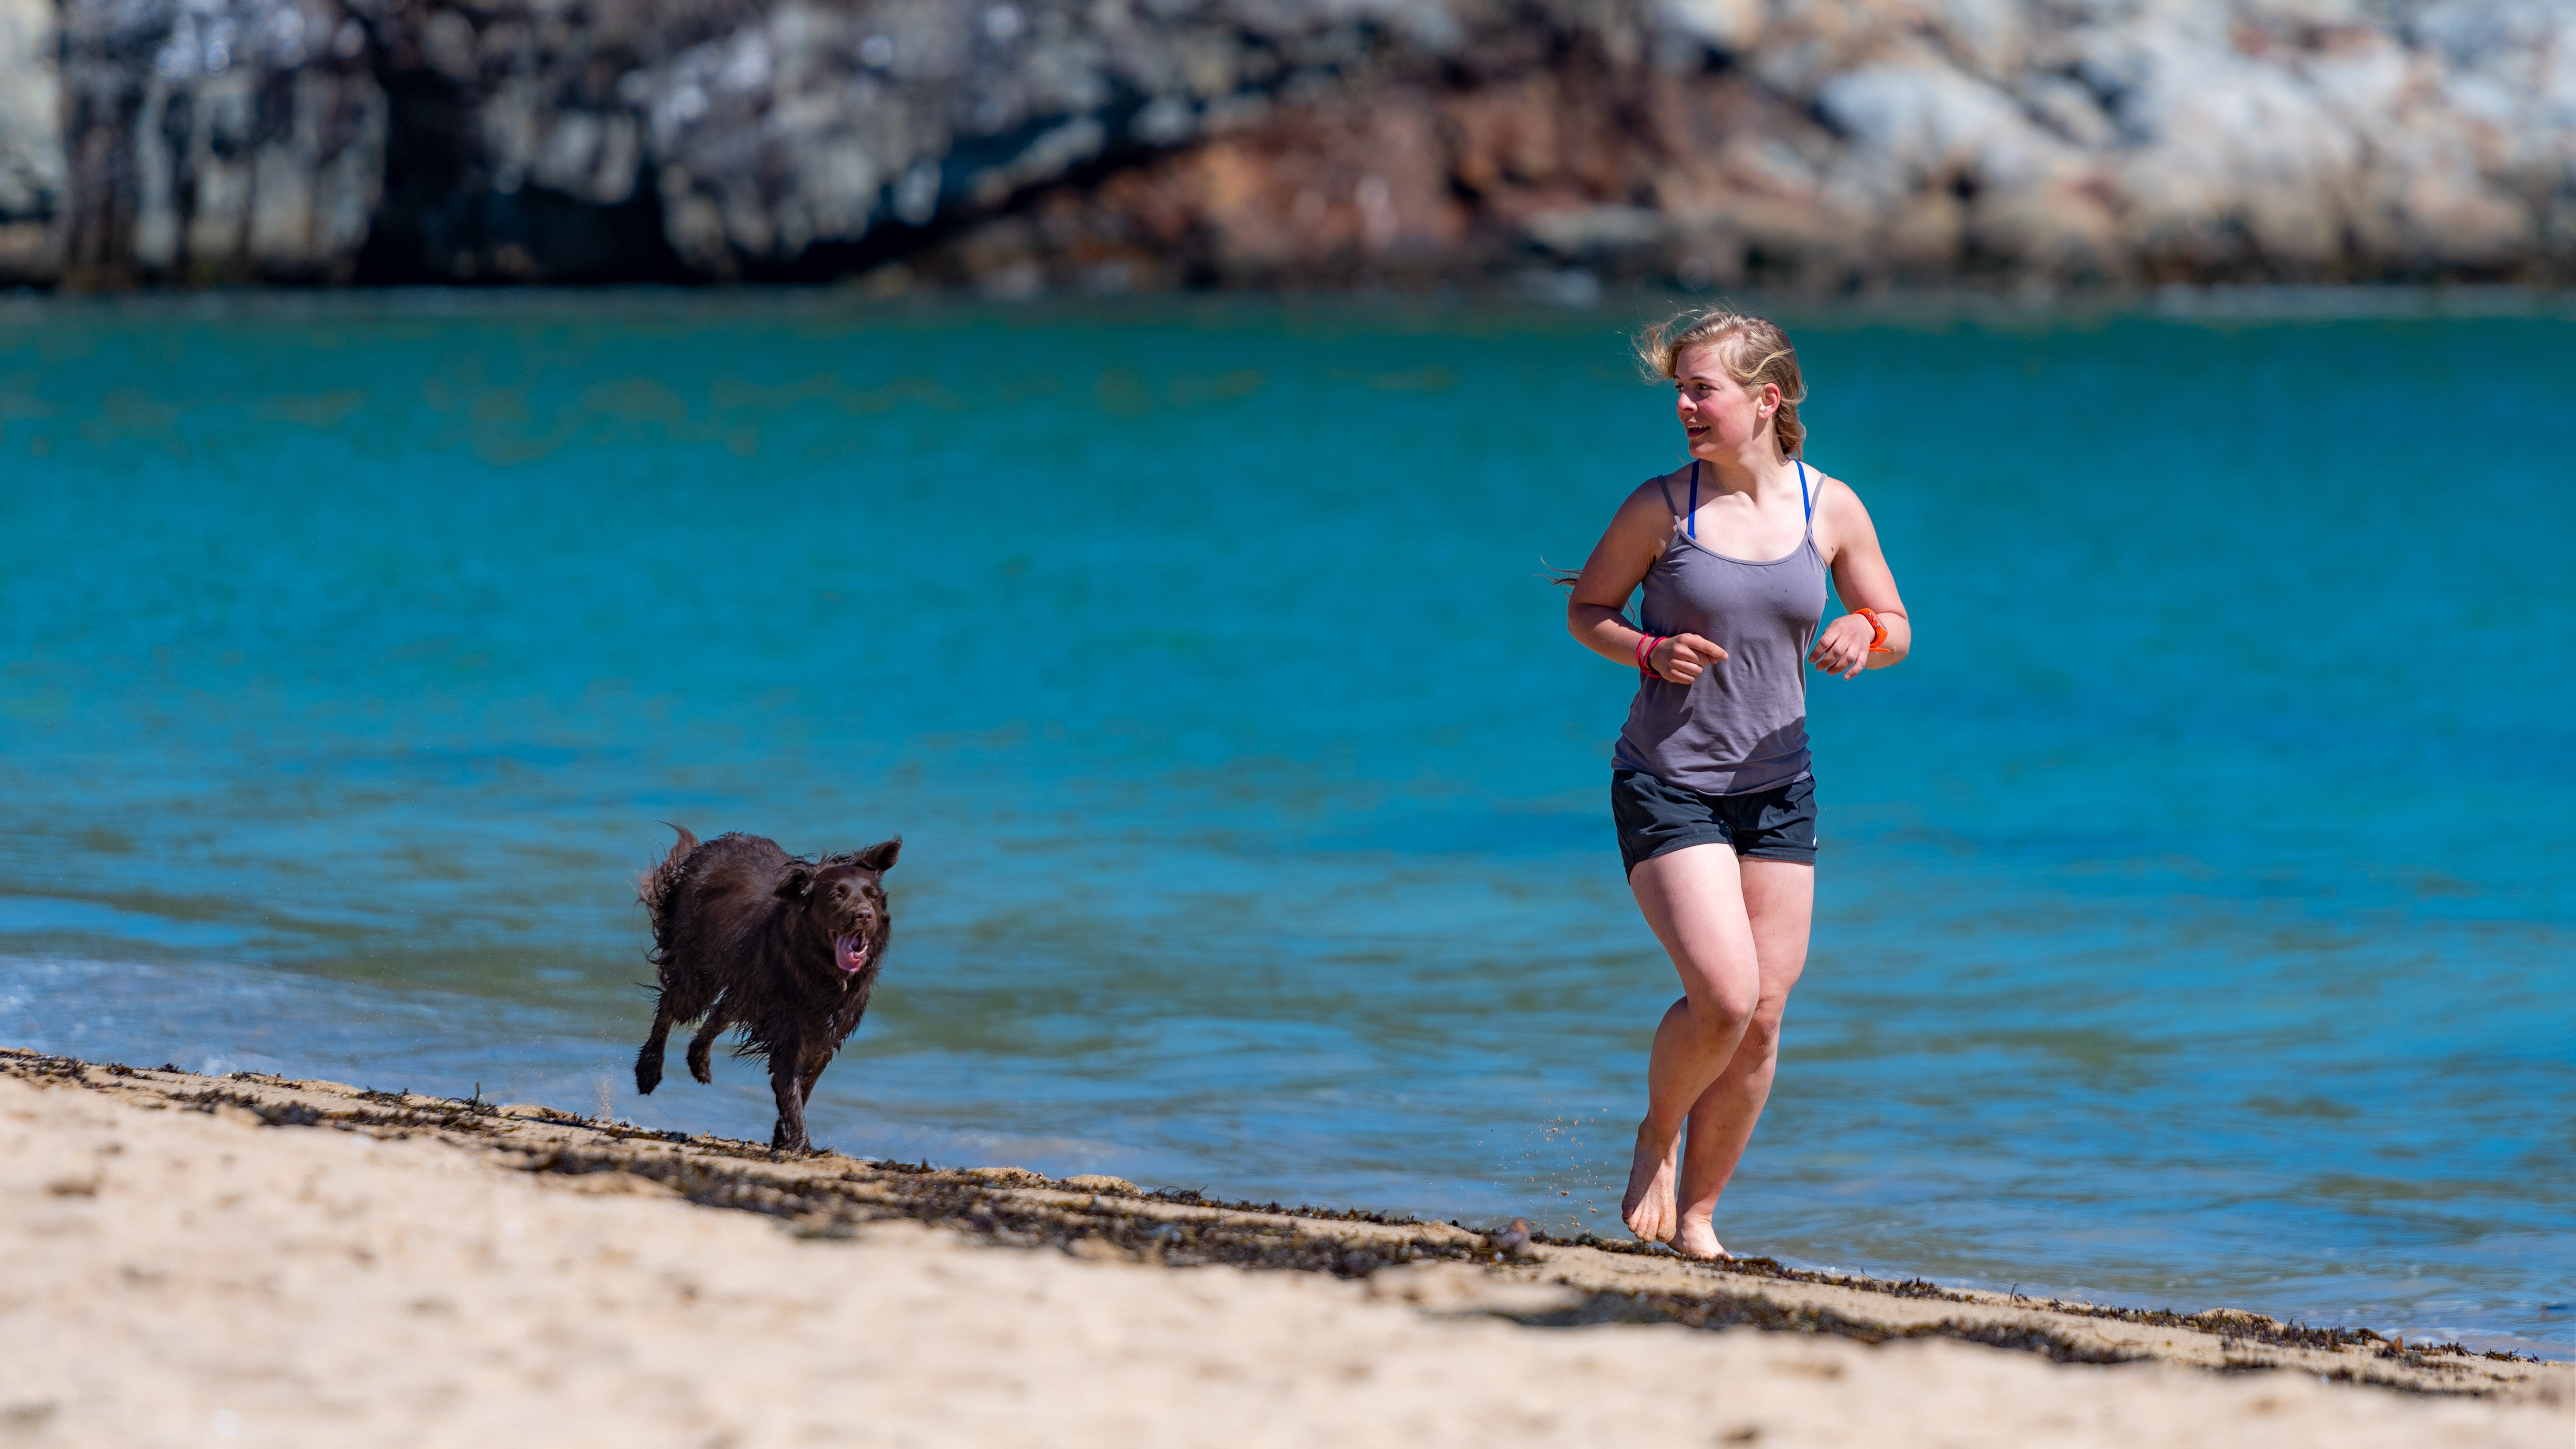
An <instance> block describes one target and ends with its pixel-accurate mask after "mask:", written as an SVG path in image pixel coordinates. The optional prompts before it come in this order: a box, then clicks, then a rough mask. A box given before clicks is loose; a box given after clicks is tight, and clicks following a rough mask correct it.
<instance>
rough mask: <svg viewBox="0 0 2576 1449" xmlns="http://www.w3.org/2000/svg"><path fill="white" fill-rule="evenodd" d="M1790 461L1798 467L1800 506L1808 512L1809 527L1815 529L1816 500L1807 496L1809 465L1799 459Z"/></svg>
mask: <svg viewBox="0 0 2576 1449" xmlns="http://www.w3.org/2000/svg"><path fill="white" fill-rule="evenodd" d="M1789 461H1790V462H1793V463H1796V464H1797V465H1798V506H1799V507H1801V508H1803V509H1805V510H1807V526H1808V527H1809V528H1813V527H1815V526H1816V500H1815V499H1813V498H1810V497H1808V496H1807V465H1806V463H1805V462H1804V461H1802V460H1800V459H1797V458H1792V459H1790V460H1789Z"/></svg>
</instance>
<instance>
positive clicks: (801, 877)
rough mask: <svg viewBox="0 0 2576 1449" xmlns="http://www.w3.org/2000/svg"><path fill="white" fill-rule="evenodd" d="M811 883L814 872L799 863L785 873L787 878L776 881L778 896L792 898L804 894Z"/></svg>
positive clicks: (812, 883)
mask: <svg viewBox="0 0 2576 1449" xmlns="http://www.w3.org/2000/svg"><path fill="white" fill-rule="evenodd" d="M813 885H814V872H812V871H810V870H807V869H806V868H805V867H803V866H801V865H800V866H798V867H796V868H795V869H794V870H791V871H789V872H788V873H787V879H785V880H783V881H780V882H779V883H778V898H779V899H780V900H792V899H794V898H796V897H799V896H802V895H804V894H805V892H806V891H807V890H809V889H811V888H812V887H813Z"/></svg>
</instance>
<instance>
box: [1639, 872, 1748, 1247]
mask: <svg viewBox="0 0 2576 1449" xmlns="http://www.w3.org/2000/svg"><path fill="white" fill-rule="evenodd" d="M1628 888H1629V890H1631V891H1632V892H1634V893H1635V895H1636V897H1637V909H1639V910H1640V911H1643V912H1644V913H1645V916H1646V924H1647V925H1648V926H1650V927H1652V928H1653V929H1654V932H1655V939H1656V940H1658V941H1661V942H1663V943H1664V953H1665V954H1666V955H1668V956H1670V957H1672V960H1673V969H1674V970H1675V971H1677V972H1679V973H1680V975H1681V978H1682V999H1681V1000H1679V1001H1676V1002H1674V1003H1673V1004H1672V1005H1671V1006H1670V1007H1669V1008H1667V1009H1666V1010H1665V1012H1664V1019H1663V1022H1662V1024H1661V1025H1659V1026H1657V1027H1656V1028H1655V1047H1654V1052H1653V1054H1652V1055H1651V1056H1649V1057H1648V1058H1647V1063H1646V1119H1645V1120H1644V1121H1643V1122H1640V1123H1639V1124H1637V1149H1636V1156H1635V1157H1634V1159H1632V1160H1631V1161H1630V1163H1629V1165H1628V1192H1627V1196H1626V1197H1625V1198H1624V1199H1623V1200H1622V1201H1621V1203H1620V1205H1619V1215H1620V1217H1622V1218H1624V1219H1626V1221H1627V1224H1628V1231H1630V1232H1632V1233H1635V1234H1636V1235H1637V1236H1638V1237H1640V1238H1643V1239H1645V1240H1646V1241H1648V1242H1662V1241H1664V1240H1666V1239H1668V1238H1670V1237H1672V1235H1673V1234H1674V1233H1675V1232H1676V1231H1677V1230H1678V1229H1679V1228H1680V1226H1681V1210H1680V1203H1679V1200H1678V1196H1677V1194H1678V1191H1679V1186H1678V1183H1677V1182H1676V1170H1675V1165H1674V1158H1675V1156H1676V1155H1677V1154H1676V1151H1675V1149H1677V1148H1678V1147H1680V1145H1681V1139H1682V1126H1683V1124H1684V1123H1685V1122H1686V1121H1688V1120H1689V1117H1690V1113H1691V1107H1692V1104H1694V1103H1696V1102H1697V1101H1699V1100H1700V1098H1701V1097H1703V1096H1704V1095H1706V1094H1707V1092H1708V1090H1709V1087H1710V1084H1711V1083H1713V1082H1715V1081H1716V1080H1717V1079H1718V1074H1719V1073H1720V1072H1722V1071H1724V1070H1725V1068H1726V1064H1727V1063H1728V1062H1729V1061H1731V1060H1733V1059H1734V1057H1735V1055H1736V1045H1737V1042H1738V1041H1739V1040H1740V1039H1741V1038H1742V1037H1743V1035H1744V1029H1745V1023H1746V1022H1747V1021H1749V1020H1751V1018H1752V1016H1753V1012H1754V1006H1755V1002H1756V999H1757V998H1758V996H1759V995H1760V985H1761V971H1760V966H1759V964H1758V960H1757V949H1756V945H1755V940H1754V934H1753V929H1752V926H1751V923H1750V922H1749V921H1748V919H1747V917H1746V914H1745V903H1744V892H1743V881H1742V878H1741V875H1740V873H1739V871H1738V870H1737V866H1736V859H1735V850H1734V848H1733V847H1731V846H1727V845H1718V844H1711V845H1694V846H1689V847H1686V848H1684V849H1681V850H1676V851H1674V852H1672V853H1671V854H1669V855H1659V856H1656V857H1655V858H1654V859H1652V860H1649V861H1646V862H1644V863H1643V864H1641V865H1639V866H1638V867H1637V868H1636V869H1635V870H1634V871H1631V872H1629V875H1628Z"/></svg>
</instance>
